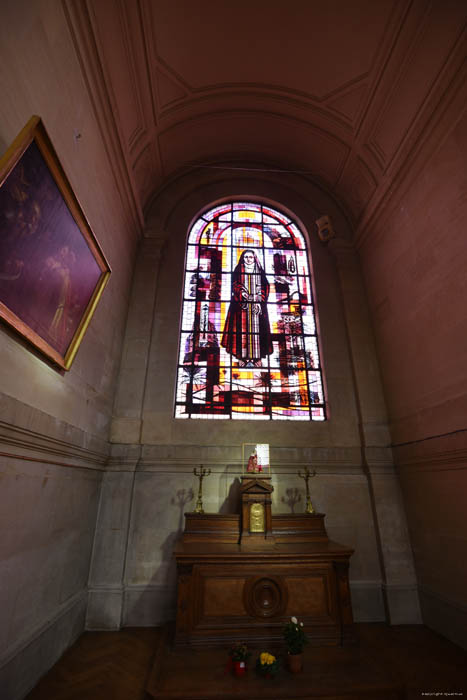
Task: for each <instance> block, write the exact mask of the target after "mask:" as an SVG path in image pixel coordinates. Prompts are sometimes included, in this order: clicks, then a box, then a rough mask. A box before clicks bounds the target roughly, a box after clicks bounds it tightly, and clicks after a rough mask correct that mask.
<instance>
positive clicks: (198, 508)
mask: <svg viewBox="0 0 467 700" xmlns="http://www.w3.org/2000/svg"><path fill="white" fill-rule="evenodd" d="M210 473H211V470H210V469H209V468H208V469H205V468H204V467H203V465H202V464H200V465H199V471H198V469H197V468H196V467H195V468H194V469H193V474H194V475H195V476H197V477H198V478H199V489H198V499H197V501H196V507H195V513H204V508H203V479H204V477H205V476H209V474H210Z"/></svg>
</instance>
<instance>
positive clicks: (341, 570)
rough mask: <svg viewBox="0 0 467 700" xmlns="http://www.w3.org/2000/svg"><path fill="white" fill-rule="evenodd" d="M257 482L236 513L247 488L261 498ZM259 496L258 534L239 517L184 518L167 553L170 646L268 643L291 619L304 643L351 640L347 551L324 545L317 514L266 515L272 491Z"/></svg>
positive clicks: (329, 543)
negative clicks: (172, 594) (174, 585)
mask: <svg viewBox="0 0 467 700" xmlns="http://www.w3.org/2000/svg"><path fill="white" fill-rule="evenodd" d="M252 481H257V482H259V483H257V484H256V487H255V484H253V486H252ZM263 483H264V481H263V480H260V479H258V480H250V481H249V482H248V483H244V485H243V487H242V488H243V495H244V498H243V510H245V502H247V501H248V499H250V500H254V499H253V498H252V496H251V494H252V493H254V492H255V488H256V497H255V498H256V501H258V500H261V488H262V484H263ZM263 491H264V494H263V501H264V503H265V504H266V515H265V523H266V524H265V528H264V533H263V534H261V533H257V532H254V531H253V532H252V531H251V530H252V529H253V528H251V527H250V528H246V530H245V528H244V527H243V525H244V523H245V513H243V519H242V516H241V515H237V514H232V515H223V514H198V513H186V514H185V530H184V533H183V535H182V536H181V538H180V539H179V540H178V542H177V544H176V547H175V552H174V553H175V558H176V562H177V580H178V599H177V619H176V629H175V644H176V645H177V646H179V645H219V644H223V643H225V644H230V643H232V642H234V641H239V640H247V641H248V642H249V643H255V642H258V643H260V642H263V641H268V642H272V643H274V642H275V641H279V640H282V628H283V625H284V623H285V622H287V621H288V620H289V619H290V617H291V616H293V615H295V616H296V617H298V618H300V620H301V621H303V623H304V625H305V628H306V631H307V634H308V636H309V638H310V642H311V643H312V644H315V645H341V644H346V643H348V642H351V641H353V638H354V633H353V617H352V607H351V601H350V591H349V581H348V568H349V559H350V556H351V555H352V553H353V550H352V549H350V548H349V547H345V546H343V545H340V544H337V543H335V542H332V541H330V540H329V538H328V536H327V533H326V529H325V526H324V518H325V516H324V515H323V514H321V513H316V514H312V515H310V514H287V515H271V514H270V506H269V510H268V504H270V499H268V496H270V491H272V487H269V489H266V488H263ZM258 493H259V495H258Z"/></svg>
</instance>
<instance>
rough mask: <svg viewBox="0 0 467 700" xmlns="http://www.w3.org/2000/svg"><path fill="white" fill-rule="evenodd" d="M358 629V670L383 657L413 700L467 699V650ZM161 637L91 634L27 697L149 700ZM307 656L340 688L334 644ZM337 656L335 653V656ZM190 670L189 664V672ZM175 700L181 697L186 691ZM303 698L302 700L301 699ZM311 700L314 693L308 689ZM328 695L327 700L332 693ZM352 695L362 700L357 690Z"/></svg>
mask: <svg viewBox="0 0 467 700" xmlns="http://www.w3.org/2000/svg"><path fill="white" fill-rule="evenodd" d="M357 628H358V633H359V637H360V643H359V645H358V646H357V647H355V648H353V649H354V651H350V652H347V651H346V652H345V654H346V656H345V658H347V663H348V662H349V660H350V657H348V654H349V653H350V655H351V656H352V655H354V656H355V659H354V662H355V663H357V664H358V665H360V666H361V667H365V666H367V667H368V668H371V666H372V664H373V665H374V664H375V661H376V660H382V662H383V665H384V668H385V669H387V670H388V671H389V676H390V678H391V679H392V680H393V681H394V682H397V684H398V685H399V684H401V685H403V686H405V688H406V698H407V699H408V700H423V699H424V698H427V697H430V696H431V697H438V698H440V697H441V698H442V697H457V698H458V697H462V695H463V696H464V698H466V699H467V652H466V651H464V650H463V649H461V648H460V647H457V646H456V645H455V644H452V643H451V642H449V641H448V640H446V639H444V638H443V637H441V636H439V635H437V634H436V633H434V632H431V631H430V630H429V629H427V628H426V627H423V626H411V625H407V626H399V627H388V626H386V625H384V624H373V625H357ZM161 635H162V631H161V630H159V629H155V628H127V629H124V630H122V631H121V632H86V633H85V634H83V635H82V637H80V639H79V640H78V641H77V642H76V644H74V646H73V647H71V649H69V650H68V651H67V652H66V653H65V654H64V656H63V657H62V658H61V659H60V660H59V662H58V663H57V664H56V665H55V666H54V667H53V668H52V669H51V671H49V673H48V674H47V675H46V676H45V677H44V678H43V679H42V680H41V681H40V682H39V684H38V685H37V686H36V688H35V689H34V690H33V691H32V692H31V693H30V694H29V695H28V696H27V700H78V698H79V700H150V699H149V698H148V699H147V698H146V695H145V691H144V688H145V686H146V683H147V680H148V678H149V675H150V671H151V668H152V666H153V662H154V652H155V649H156V648H157V646H158V642H159V640H161ZM345 649H346V650H347V649H348V647H346V648H345ZM307 653H309V654H311V658H312V659H313V665H314V666H315V668H316V670H317V671H319V670H323V673H324V672H325V674H327V675H326V679H327V681H326V682H329V674H332V673H335V674H336V678H339V683H340V684H341V683H342V674H345V673H348V672H349V669H348V668H347V670H346V667H345V665H343V666H341V667H339V664H338V663H336V664H334V663H330V662H329V660H330V659H331V657H332V656H333V654H334V655H336V649H335V648H334V651H333V650H332V648H329V647H328V648H327V649H326V648H321V649H316V650H315V649H314V648H311V647H308V650H307ZM338 656H339V654H338V652H337V656H335V658H338ZM213 658H214V657H213ZM333 658H334V657H333ZM354 662H352V663H354ZM334 665H335V668H334ZM189 667H190V664H189V663H187V666H186V667H185V670H186V669H187V668H189ZM283 673H286V672H283ZM179 674H180V686H181V687H183V686H184V685H185V686H186V685H187V683H186V678H184V668H183V666H182V667H180V669H179ZM185 676H186V673H185ZM323 677H324V676H323ZM349 678H350V675H349ZM303 680H305V679H303ZM232 681H240V684H239V683H237V685H236V689H235V687H234V685H233V684H232V687H233V691H232V692H235V696H236V697H238V698H239V699H240V698H241V699H242V700H250V698H249V697H248V696H247V695H244V694H242V692H243V691H242V686H241V679H232ZM298 682H300V681H298ZM221 685H222V687H223V686H225V681H222V684H221ZM243 687H245V688H246V687H247V686H246V685H245V686H243ZM349 691H350V689H349ZM426 693H429V695H426ZM424 694H425V695H424ZM436 694H438V695H436ZM173 697H175V695H174V696H173ZM176 697H184V695H183V691H182V694H177V695H176ZM210 697H213V696H212V695H210ZM215 697H219V700H221V698H223V697H224V695H223V693H222V690H221V687H220V688H219V695H218V696H215ZM264 697H266V696H264ZM288 697H289V696H288ZM290 697H293V695H290ZM296 697H298V695H297V696H296ZM300 697H302V698H303V697H304V696H303V694H302V695H301V696H300ZM309 697H317V696H315V695H314V694H313V691H311V692H310V696H309ZM320 697H321V696H320ZM327 697H328V698H329V700H330V698H331V696H327ZM351 697H353V698H359V694H358V690H357V691H356V693H355V692H354V693H353V695H352V696H351ZM363 697H364V694H363V695H362V698H363ZM372 697H373V696H372ZM382 697H383V696H382ZM385 697H386V696H385ZM378 700H379V699H378ZM381 700H382V698H381Z"/></svg>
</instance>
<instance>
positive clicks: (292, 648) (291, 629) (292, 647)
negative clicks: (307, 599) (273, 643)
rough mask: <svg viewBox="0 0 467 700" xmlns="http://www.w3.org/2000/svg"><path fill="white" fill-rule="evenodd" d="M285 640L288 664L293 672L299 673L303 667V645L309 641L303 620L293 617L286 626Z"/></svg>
mask: <svg viewBox="0 0 467 700" xmlns="http://www.w3.org/2000/svg"><path fill="white" fill-rule="evenodd" d="M284 640H285V645H286V647H287V665H288V667H289V670H290V671H291V672H292V673H298V672H299V671H301V670H302V668H303V647H304V646H305V644H307V643H308V637H307V636H306V633H305V630H304V628H303V622H299V621H298V620H297V618H296V617H291V618H290V622H288V623H287V624H286V625H285V626H284Z"/></svg>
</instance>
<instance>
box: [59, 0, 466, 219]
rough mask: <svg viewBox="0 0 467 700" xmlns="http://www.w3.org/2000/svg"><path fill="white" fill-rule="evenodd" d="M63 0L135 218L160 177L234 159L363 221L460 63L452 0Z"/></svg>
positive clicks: (403, 166) (458, 73)
mask: <svg viewBox="0 0 467 700" xmlns="http://www.w3.org/2000/svg"><path fill="white" fill-rule="evenodd" d="M66 11H67V15H68V18H69V23H70V29H71V31H72V34H73V38H74V40H75V45H76V48H77V52H78V54H79V56H80V59H81V64H82V66H83V73H84V76H85V79H86V81H87V83H88V86H89V90H90V92H92V94H93V96H94V101H95V104H96V115H97V116H98V118H99V120H100V121H101V124H102V132H103V137H104V138H106V139H107V140H108V147H109V149H110V150H111V151H112V153H113V157H114V158H115V167H116V168H118V170H119V173H120V177H121V179H122V191H124V192H125V193H126V196H127V197H128V200H129V202H130V203H131V206H133V207H134V209H135V211H136V212H137V215H138V216H139V219H140V222H141V221H143V219H144V214H143V212H144V210H145V208H146V207H147V204H148V203H149V202H150V200H151V198H152V197H153V195H154V193H155V192H157V190H158V189H159V188H161V187H162V186H163V185H164V183H167V182H168V181H170V179H171V178H173V177H175V176H177V175H179V174H181V173H184V172H186V171H188V170H191V169H193V168H196V167H198V168H202V169H207V168H216V169H218V168H221V167H226V168H227V167H229V168H235V167H246V164H248V167H250V168H253V169H254V168H258V169H261V168H264V169H268V168H269V169H278V170H284V171H290V170H292V171H294V172H300V173H303V177H304V178H308V179H310V180H312V181H313V182H314V183H318V184H320V185H321V186H322V187H323V189H325V190H326V191H327V192H328V193H330V194H331V195H332V196H333V197H334V198H335V199H336V201H338V202H339V203H340V205H341V206H342V208H343V210H344V211H345V212H346V214H347V216H348V218H349V220H350V221H351V222H352V224H353V226H354V228H355V229H356V230H357V231H358V230H363V229H364V227H365V226H366V225H367V224H368V222H369V221H371V217H372V216H373V215H374V213H375V211H377V210H378V207H380V206H381V203H382V202H384V201H385V198H387V196H388V192H390V191H391V190H392V189H394V187H395V185H396V182H397V179H398V178H399V179H400V178H401V177H402V175H403V173H404V172H405V171H406V170H407V169H408V168H410V165H411V162H412V161H413V160H414V158H415V157H416V155H417V149H418V148H419V145H420V144H421V143H422V142H423V141H424V139H426V138H428V137H429V135H430V133H431V132H430V125H431V124H432V123H433V120H435V119H436V118H437V115H440V114H441V113H442V111H443V105H445V104H446V103H445V101H446V97H447V95H448V96H449V94H450V93H449V90H455V89H456V80H461V79H462V75H465V64H464V63H463V62H464V61H465V44H464V41H465V22H466V17H467V10H466V3H465V2H463V1H461V0H433V1H430V0H413V1H412V0H377V1H375V0H351V2H349V1H348V0H327V2H325V3H323V2H321V1H319V2H318V0H289V1H288V2H287V1H286V0H235V2H234V1H233V0H230V1H229V0H216V2H215V1H214V0H198V1H197V2H193V0H138V1H136V0H118V1H116V0H99V1H97V0H96V1H94V2H93V1H92V0H88V1H87V2H86V0H81V1H79V0H68V1H67V3H66ZM463 66H464V68H463ZM463 70H464V73H463V72H462V71H463ZM104 134H105V135H104ZM287 176H288V173H287V172H284V173H283V177H284V178H287Z"/></svg>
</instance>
